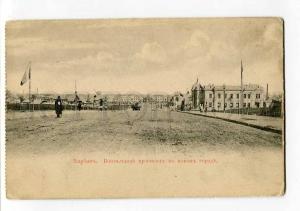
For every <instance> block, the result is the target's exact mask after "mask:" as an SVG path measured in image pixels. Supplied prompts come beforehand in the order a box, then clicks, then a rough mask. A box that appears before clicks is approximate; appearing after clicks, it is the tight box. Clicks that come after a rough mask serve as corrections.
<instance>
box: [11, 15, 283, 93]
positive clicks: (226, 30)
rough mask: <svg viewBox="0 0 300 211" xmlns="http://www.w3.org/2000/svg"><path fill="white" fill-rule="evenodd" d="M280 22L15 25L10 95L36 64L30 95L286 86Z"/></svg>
mask: <svg viewBox="0 0 300 211" xmlns="http://www.w3.org/2000/svg"><path fill="white" fill-rule="evenodd" d="M282 34H283V29H282V22H281V20H280V19H275V18H273V19H272V18H268V19H263V18H261V19H255V18H247V19H127V20H82V21H78V20H77V21H75V20H72V21H71V20H70V21H13V22H8V23H7V25H6V73H7V88H8V89H9V90H11V91H13V92H18V93H22V92H23V91H24V92H27V90H28V84H25V85H24V86H22V87H21V86H20V81H21V78H22V75H23V73H24V71H25V70H26V67H27V65H28V62H29V61H31V62H32V90H36V89H37V88H38V89H39V92H49V91H51V92H57V93H64V92H73V91H74V81H75V80H76V81H77V89H78V91H79V92H80V91H81V92H94V91H112V92H121V93H126V92H133V91H135V92H140V93H149V92H150V93H153V92H166V93H173V92H174V91H187V90H188V89H190V88H191V86H192V84H193V83H194V82H195V81H196V79H197V77H198V78H199V82H200V83H202V84H209V83H211V84H216V85H222V84H228V85H229V84H230V85H239V84H240V62H241V59H242V60H243V64H244V81H245V83H256V84H260V85H263V86H266V84H267V83H268V84H269V89H270V92H276V93H278V92H281V91H282V89H283V88H282V87H283V81H282V75H283V73H282V71H283V70H282V69H283V48H282V45H283V44H282V39H283V36H282Z"/></svg>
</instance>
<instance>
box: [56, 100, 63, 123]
mask: <svg viewBox="0 0 300 211" xmlns="http://www.w3.org/2000/svg"><path fill="white" fill-rule="evenodd" d="M62 110H63V104H62V100H61V98H60V96H58V97H57V99H56V100H55V112H56V117H57V118H59V117H61V116H62Z"/></svg>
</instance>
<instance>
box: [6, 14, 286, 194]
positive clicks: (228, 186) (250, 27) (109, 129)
mask: <svg viewBox="0 0 300 211" xmlns="http://www.w3.org/2000/svg"><path fill="white" fill-rule="evenodd" d="M283 35H284V30H283V20H282V19H280V18H181V19H161V18H159V19H107V20H39V21H37V20H32V21H10V22H7V24H6V187H7V197H8V198H11V199H52V198H140V197H210V196H214V197H215V196H275V195H282V194H283V193H284V191H285V173H284V172H285V169H284V167H285V166H284V48H283V46H284V43H283Z"/></svg>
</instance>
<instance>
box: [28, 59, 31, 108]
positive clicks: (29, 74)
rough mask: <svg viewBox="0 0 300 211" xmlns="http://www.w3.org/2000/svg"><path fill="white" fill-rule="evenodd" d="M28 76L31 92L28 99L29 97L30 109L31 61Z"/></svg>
mask: <svg viewBox="0 0 300 211" xmlns="http://www.w3.org/2000/svg"><path fill="white" fill-rule="evenodd" d="M28 78H29V92H28V95H29V96H28V99H29V111H30V105H31V62H29V73H28Z"/></svg>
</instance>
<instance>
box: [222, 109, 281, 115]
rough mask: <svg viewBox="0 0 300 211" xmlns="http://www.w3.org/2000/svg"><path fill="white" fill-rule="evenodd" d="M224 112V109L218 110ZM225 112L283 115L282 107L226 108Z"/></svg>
mask: <svg viewBox="0 0 300 211" xmlns="http://www.w3.org/2000/svg"><path fill="white" fill-rule="evenodd" d="M218 112H224V111H218ZM225 113H232V114H247V115H258V116H272V117H281V115H282V112H281V108H241V109H229V110H225Z"/></svg>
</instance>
